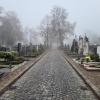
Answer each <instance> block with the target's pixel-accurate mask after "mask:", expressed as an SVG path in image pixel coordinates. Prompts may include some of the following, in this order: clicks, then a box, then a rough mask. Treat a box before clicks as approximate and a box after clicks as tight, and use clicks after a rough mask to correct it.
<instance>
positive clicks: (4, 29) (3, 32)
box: [0, 12, 24, 46]
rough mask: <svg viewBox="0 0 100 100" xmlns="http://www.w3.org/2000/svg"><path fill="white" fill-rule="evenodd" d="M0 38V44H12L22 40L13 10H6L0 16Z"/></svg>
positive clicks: (18, 23) (20, 28) (20, 29)
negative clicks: (3, 14) (0, 22)
mask: <svg viewBox="0 0 100 100" xmlns="http://www.w3.org/2000/svg"><path fill="white" fill-rule="evenodd" d="M1 21H2V23H3V24H2V26H1V28H0V40H1V44H2V45H6V46H12V45H14V44H15V43H16V42H18V41H22V40H23V37H24V34H23V31H22V27H21V24H20V21H19V19H18V17H17V15H16V14H15V13H14V12H6V14H5V16H3V17H2V18H1Z"/></svg>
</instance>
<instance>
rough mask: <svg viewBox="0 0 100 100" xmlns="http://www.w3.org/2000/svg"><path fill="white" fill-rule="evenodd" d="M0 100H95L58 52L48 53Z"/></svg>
mask: <svg viewBox="0 0 100 100" xmlns="http://www.w3.org/2000/svg"><path fill="white" fill-rule="evenodd" d="M0 100H97V99H96V98H95V96H94V95H93V93H92V92H91V91H90V89H89V88H88V87H87V86H86V85H85V84H84V82H83V81H82V80H81V78H80V77H79V76H78V75H77V73H76V72H75V71H74V70H73V69H72V67H71V66H70V65H69V64H68V63H67V62H66V61H65V59H64V58H63V56H62V55H61V52H60V51H58V50H51V51H50V52H49V53H48V54H47V55H46V56H45V57H44V58H43V59H41V60H40V61H39V62H38V63H37V64H36V65H34V66H33V67H32V68H31V69H30V70H29V71H28V72H26V73H25V74H24V75H23V76H22V77H21V78H20V79H19V80H18V81H17V82H16V83H15V84H14V85H13V86H11V87H10V89H9V90H8V91H6V92H5V93H4V94H3V95H2V96H1V97H0Z"/></svg>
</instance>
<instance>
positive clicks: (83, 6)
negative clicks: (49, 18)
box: [0, 0, 100, 34]
mask: <svg viewBox="0 0 100 100" xmlns="http://www.w3.org/2000/svg"><path fill="white" fill-rule="evenodd" d="M55 5H57V6H61V7H64V8H65V9H66V10H67V12H68V13H69V20H70V21H72V22H76V23H77V27H76V33H84V32H87V31H91V32H95V33H98V34H99V33H100V0H0V6H2V7H4V8H5V10H6V11H9V10H12V11H15V12H16V13H17V14H18V17H19V18H20V20H21V22H22V24H23V26H28V27H37V26H38V25H39V23H40V21H41V20H42V18H43V17H44V16H45V15H46V14H48V13H49V12H50V9H51V8H52V7H53V6H55Z"/></svg>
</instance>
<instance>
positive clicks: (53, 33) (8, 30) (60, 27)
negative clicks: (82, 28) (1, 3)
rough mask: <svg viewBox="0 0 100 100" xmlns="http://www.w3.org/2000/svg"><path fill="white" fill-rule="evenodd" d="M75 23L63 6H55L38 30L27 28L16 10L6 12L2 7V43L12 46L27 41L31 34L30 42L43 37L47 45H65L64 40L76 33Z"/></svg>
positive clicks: (0, 10)
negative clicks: (26, 37) (70, 19)
mask: <svg viewBox="0 0 100 100" xmlns="http://www.w3.org/2000/svg"><path fill="white" fill-rule="evenodd" d="M74 28H75V23H70V22H69V21H68V13H67V12H66V10H65V9H64V8H62V7H58V6H55V7H54V8H53V9H51V12H50V14H48V15H47V16H46V17H44V19H43V20H42V21H41V23H40V25H39V29H38V31H36V30H33V29H29V28H28V29H26V30H25V31H24V32H23V28H22V25H21V23H20V21H19V19H18V17H17V15H16V14H15V13H14V12H6V11H4V10H3V8H2V7H1V8H0V44H1V45H7V46H12V45H14V44H15V43H16V42H18V41H20V42H22V41H25V36H28V33H29V34H30V38H29V39H28V40H30V42H38V41H39V39H42V38H43V41H44V44H45V45H46V46H51V45H53V44H56V45H58V46H63V41H64V39H65V38H66V37H67V36H68V35H72V34H73V33H74Z"/></svg>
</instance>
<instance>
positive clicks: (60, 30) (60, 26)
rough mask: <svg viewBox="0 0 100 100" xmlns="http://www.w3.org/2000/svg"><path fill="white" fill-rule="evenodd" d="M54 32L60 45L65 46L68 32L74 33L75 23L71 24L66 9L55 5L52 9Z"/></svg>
mask: <svg viewBox="0 0 100 100" xmlns="http://www.w3.org/2000/svg"><path fill="white" fill-rule="evenodd" d="M51 16H52V27H53V33H54V34H55V36H57V37H58V38H57V39H58V41H59V45H60V46H63V40H64V39H65V36H67V35H68V34H73V31H74V27H75V24H71V23H70V22H69V21H68V20H67V19H68V13H67V12H66V9H64V8H61V7H57V6H55V7H54V8H53V9H52V10H51Z"/></svg>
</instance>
